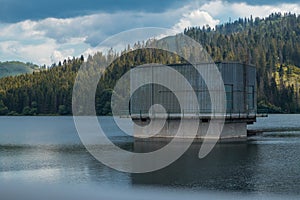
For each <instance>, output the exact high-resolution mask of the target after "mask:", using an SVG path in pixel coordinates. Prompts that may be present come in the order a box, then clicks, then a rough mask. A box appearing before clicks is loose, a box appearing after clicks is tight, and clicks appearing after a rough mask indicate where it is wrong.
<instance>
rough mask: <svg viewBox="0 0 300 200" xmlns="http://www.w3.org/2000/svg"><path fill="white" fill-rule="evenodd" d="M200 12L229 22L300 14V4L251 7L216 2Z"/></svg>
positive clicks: (203, 6) (203, 7) (245, 4)
mask: <svg viewBox="0 0 300 200" xmlns="http://www.w3.org/2000/svg"><path fill="white" fill-rule="evenodd" d="M199 10H202V11H206V12H208V13H209V14H210V15H211V16H212V17H214V18H217V19H220V21H221V22H227V21H228V20H229V18H231V19H232V20H235V19H237V18H239V17H242V18H243V17H250V16H251V15H252V16H253V17H267V16H269V15H270V14H271V13H274V12H281V13H287V12H292V13H298V14H300V3H277V4H274V5H250V4H247V3H246V2H240V3H238V2H235V3H230V2H227V1H222V0H215V1H210V2H208V3H205V4H203V5H201V6H200V8H199Z"/></svg>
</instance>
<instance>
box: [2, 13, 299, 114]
mask: <svg viewBox="0 0 300 200" xmlns="http://www.w3.org/2000/svg"><path fill="white" fill-rule="evenodd" d="M184 34H186V35H188V36H190V37H192V38H194V39H195V40H197V41H199V42H200V43H201V44H202V45H203V47H205V48H206V50H207V52H208V53H209V54H210V55H211V56H212V58H213V59H214V60H215V61H240V62H246V63H251V64H254V65H256V66H257V85H258V101H259V107H260V108H269V109H270V111H273V112H299V98H298V96H299V83H300V68H299V67H300V17H297V16H296V15H294V14H286V15H284V16H282V15H281V14H272V15H270V16H269V17H268V18H265V19H259V18H256V19H252V18H249V19H239V20H237V21H235V22H233V23H227V24H224V25H219V26H217V27H216V28H215V29H212V28H209V27H203V28H202V27H190V28H187V29H185V30H184ZM146 44H147V43H146ZM140 45H141V44H140V43H139V44H137V45H136V47H140ZM123 53H125V52H123ZM124 55H125V54H124ZM124 55H123V56H121V57H120V58H118V59H116V61H115V62H113V64H112V65H111V66H110V67H109V68H108V69H107V70H106V71H105V72H103V74H104V76H103V77H102V78H101V80H100V82H99V84H98V89H97V93H96V99H95V106H96V110H97V113H98V114H99V115H106V114H110V112H111V111H110V96H111V93H112V88H113V87H114V84H115V82H116V81H117V80H118V79H119V78H120V77H121V76H122V75H123V74H124V73H125V72H126V71H128V70H129V69H130V67H131V66H134V65H141V64H145V63H163V64H168V63H182V62H185V61H184V60H182V59H180V58H179V57H178V56H174V55H170V54H169V53H166V52H163V51H160V50H154V49H147V50H136V51H130V52H129V53H126V56H124ZM117 57H118V54H116V53H114V51H113V50H112V51H111V52H109V53H108V55H107V56H103V54H102V53H101V52H99V53H97V54H95V55H94V56H89V57H88V58H87V59H86V62H87V63H94V64H95V63H99V62H100V61H101V62H103V61H105V62H106V61H107V60H111V59H114V58H117ZM83 61H84V58H83V57H81V58H73V59H69V60H64V61H62V62H59V63H58V64H53V65H52V67H51V68H50V69H47V70H42V71H41V72H34V73H33V74H25V75H20V76H16V77H6V78H2V79H0V114H1V115H6V114H9V115H16V114H24V115H35V114H61V115H65V114H71V103H72V102H71V99H72V87H73V82H74V79H75V77H76V73H77V71H78V69H79V67H80V66H81V64H83Z"/></svg>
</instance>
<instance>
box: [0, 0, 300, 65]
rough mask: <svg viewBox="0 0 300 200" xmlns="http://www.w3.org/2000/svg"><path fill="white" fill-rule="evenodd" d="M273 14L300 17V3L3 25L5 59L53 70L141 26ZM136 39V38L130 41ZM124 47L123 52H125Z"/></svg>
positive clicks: (206, 6) (178, 26) (213, 4)
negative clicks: (105, 41) (106, 40)
mask: <svg viewBox="0 0 300 200" xmlns="http://www.w3.org/2000/svg"><path fill="white" fill-rule="evenodd" d="M272 12H294V13H300V4H299V3H290V4H289V3H280V4H276V5H249V4H247V3H229V2H227V1H221V0H216V1H209V2H206V3H199V1H198V0H195V1H194V2H192V3H190V4H188V5H186V6H184V7H182V8H177V9H169V10H166V11H164V12H162V13H149V12H115V13H98V14H92V15H87V16H80V17H75V18H67V19H56V18H47V19H44V20H39V21H30V20H27V21H23V22H19V23H14V24H0V30H1V31H0V51H1V54H0V60H2V61H5V60H21V61H31V62H34V63H37V64H47V65H50V64H51V63H53V62H58V61H59V60H63V59H65V58H67V57H69V56H80V55H81V54H84V55H87V54H88V53H90V52H95V48H94V47H95V46H96V45H97V44H99V43H100V42H101V41H103V40H105V39H106V38H108V37H109V36H111V35H114V34H117V33H119V32H121V31H125V30H128V29H132V28H138V27H165V28H173V29H175V30H176V31H183V29H184V28H186V27H189V26H203V25H206V24H208V25H210V26H211V27H213V26H215V25H216V24H218V23H220V22H221V23H222V22H227V21H228V19H229V18H231V19H232V20H235V19H237V18H238V17H249V16H250V15H253V17H257V16H258V17H266V16H268V15H269V14H270V13H272ZM131 37H132V36H131ZM125 46H126V45H125V44H122V43H121V42H120V43H119V48H120V49H122V48H123V47H124V48H125Z"/></svg>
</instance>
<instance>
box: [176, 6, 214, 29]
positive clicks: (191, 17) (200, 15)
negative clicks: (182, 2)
mask: <svg viewBox="0 0 300 200" xmlns="http://www.w3.org/2000/svg"><path fill="white" fill-rule="evenodd" d="M219 23H220V20H218V19H214V18H213V17H212V16H211V15H209V14H208V12H206V11H201V10H200V9H198V10H193V11H192V12H190V13H188V14H183V17H182V18H181V19H180V20H179V22H178V23H177V24H175V25H174V27H173V28H174V29H175V30H179V31H182V30H184V28H187V27H192V26H201V27H202V26H206V25H209V26H210V27H215V26H216V25H217V24H219Z"/></svg>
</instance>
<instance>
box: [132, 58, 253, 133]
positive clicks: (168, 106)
mask: <svg viewBox="0 0 300 200" xmlns="http://www.w3.org/2000/svg"><path fill="white" fill-rule="evenodd" d="M209 65H212V64H199V65H198V66H199V67H210V66H209ZM168 66H169V67H171V68H173V69H175V70H177V71H179V72H180V73H181V74H182V75H183V76H184V77H185V78H186V79H187V80H188V81H189V83H190V85H191V86H192V87H193V90H194V91H195V93H196V96H197V100H198V103H199V110H200V112H199V110H198V111H197V109H195V108H193V105H194V104H193V103H190V104H189V103H186V104H185V105H184V106H183V107H182V105H181V106H180V105H179V102H178V100H177V98H176V97H175V95H174V94H173V92H172V91H170V90H169V89H168V88H166V87H164V86H162V85H158V84H147V85H144V86H142V87H140V88H139V89H138V90H137V91H135V92H134V93H133V95H132V98H131V101H130V102H131V103H130V112H131V113H130V114H131V117H132V119H133V120H134V121H135V123H136V124H138V125H146V124H148V123H149V121H150V116H149V109H150V107H151V106H152V105H154V104H161V105H163V107H164V108H165V110H166V112H167V114H168V115H167V116H168V119H167V121H166V124H165V127H164V128H163V129H162V130H161V132H160V133H159V134H158V135H156V136H157V137H165V136H172V135H174V133H176V128H178V125H179V122H180V118H179V115H180V117H186V118H188V116H189V117H191V116H193V117H191V118H190V121H192V120H200V122H201V123H200V128H199V130H198V137H199V138H201V136H203V134H205V132H206V131H205V130H207V128H208V124H209V123H208V122H209V120H210V119H211V117H212V116H213V115H216V113H215V110H213V109H212V106H211V99H210V95H209V91H208V89H207V86H206V84H205V82H204V80H203V78H202V77H201V76H200V74H199V73H198V72H197V71H196V69H195V68H194V67H193V66H192V65H189V64H174V65H168ZM216 66H217V67H218V69H219V71H220V72H221V75H222V78H223V82H224V88H225V92H226V114H225V118H226V123H225V126H224V129H223V132H222V135H221V138H233V137H234V138H236V137H237V138H245V137H246V136H247V130H246V128H247V127H246V125H247V124H251V123H253V122H255V120H256V107H257V105H256V69H255V67H254V66H251V65H246V64H241V63H237V62H222V63H216ZM144 67H146V68H147V69H149V68H151V70H147V73H141V74H138V73H133V74H132V75H131V84H134V83H135V80H137V79H143V76H147V79H149V76H150V77H153V78H155V74H156V73H159V70H160V69H161V68H162V67H164V66H159V65H154V66H144ZM144 78H145V77H144ZM172 81H174V82H175V83H176V80H172ZM206 81H207V80H206ZM209 81H214V80H209ZM181 92H185V96H186V98H187V99H189V95H190V93H189V92H191V91H181ZM195 116H197V118H195ZM152 120H159V119H156V118H155V117H154V118H153V116H152ZM140 131H141V129H139V128H138V127H136V129H135V135H139V134H140Z"/></svg>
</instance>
